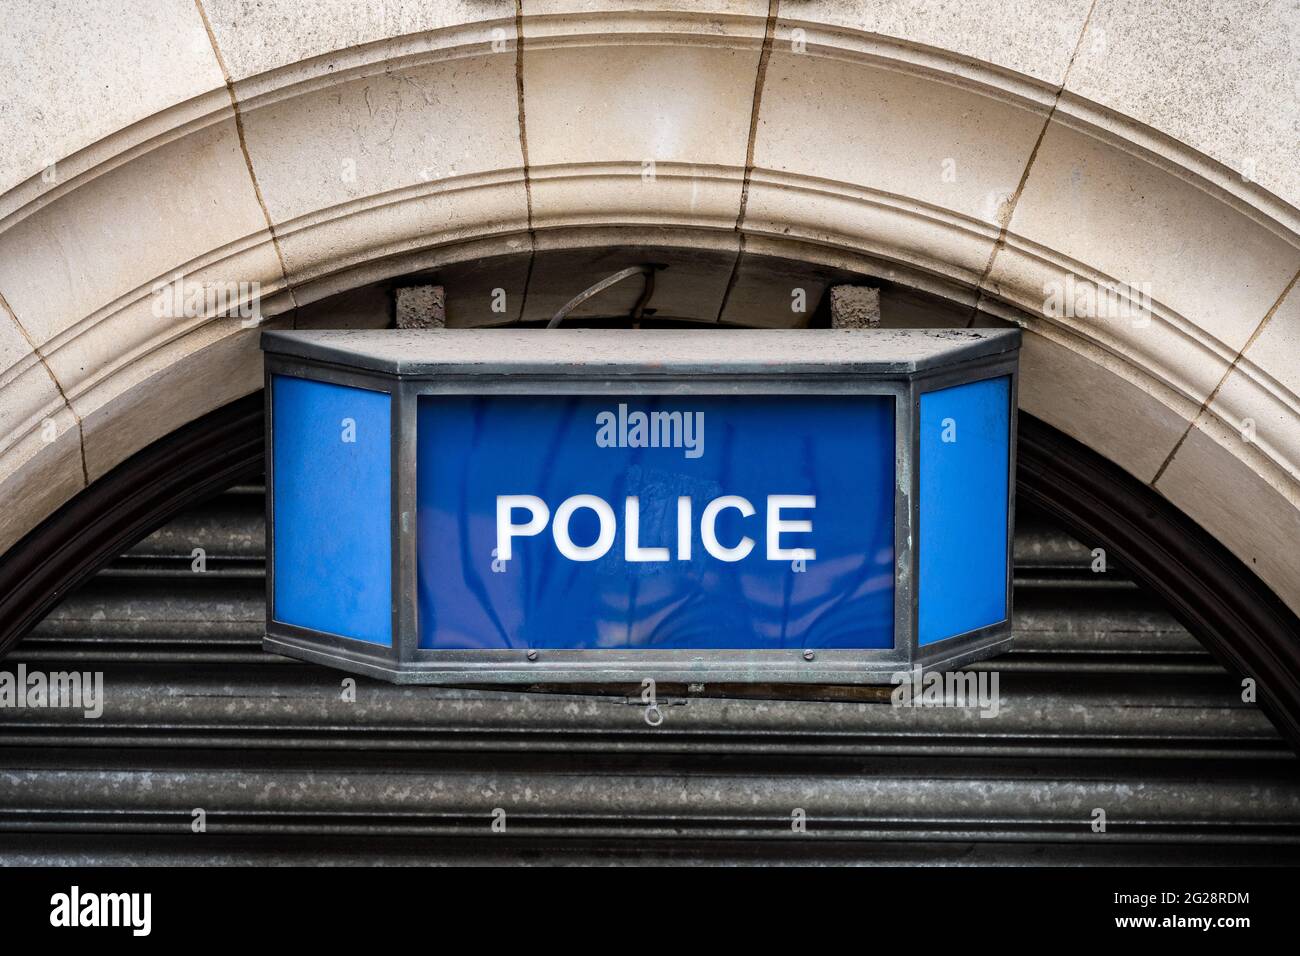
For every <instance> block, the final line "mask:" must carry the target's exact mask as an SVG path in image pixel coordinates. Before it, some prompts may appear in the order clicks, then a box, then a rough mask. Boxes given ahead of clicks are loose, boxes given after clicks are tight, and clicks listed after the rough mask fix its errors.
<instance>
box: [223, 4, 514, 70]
mask: <svg viewBox="0 0 1300 956" xmlns="http://www.w3.org/2000/svg"><path fill="white" fill-rule="evenodd" d="M200 2H201V3H202V4H203V8H204V10H205V11H206V12H207V15H208V21H209V22H210V23H211V25H212V33H213V35H214V36H215V37H216V39H217V44H218V46H219V47H220V49H221V53H222V56H223V57H224V58H225V61H226V67H227V69H228V70H229V71H230V75H231V78H232V79H234V80H243V79H246V78H248V77H251V76H253V75H255V74H258V73H265V72H267V71H270V70H275V69H277V68H279V67H283V66H287V65H290V64H296V63H299V62H300V61H304V60H312V59H314V58H317V57H320V58H322V59H323V60H324V61H325V62H326V66H330V65H336V61H337V60H338V59H340V57H339V56H337V54H339V53H340V52H344V51H351V50H353V49H354V48H358V47H360V48H364V47H366V46H367V45H368V44H374V43H378V42H381V41H385V40H388V39H390V38H392V37H403V36H409V35H413V34H414V35H420V34H426V33H429V32H432V31H437V30H442V29H446V28H448V27H456V26H460V25H462V24H466V23H476V24H485V25H487V26H495V27H497V28H499V29H500V31H501V32H500V34H499V35H498V36H499V38H500V39H501V41H503V42H506V43H511V44H512V43H513V41H514V36H515V25H514V18H515V5H514V2H513V0H386V2H382V3H375V2H363V3H358V2H357V0H313V2H311V3H302V2H299V0H257V2H250V0H200ZM487 35H488V36H489V37H491V33H490V32H489V33H488V34H487ZM424 45H425V46H427V45H428V42H427V41H426V42H425V44H424ZM331 61H335V62H334V63H331Z"/></svg>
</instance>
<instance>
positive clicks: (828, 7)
mask: <svg viewBox="0 0 1300 956" xmlns="http://www.w3.org/2000/svg"><path fill="white" fill-rule="evenodd" d="M1090 6H1091V3H1090V0H1046V2H1044V0H966V2H963V3H953V2H951V0H910V2H907V3H898V2H896V0H782V3H781V8H780V17H781V20H782V23H783V25H785V26H788V27H789V28H791V29H793V28H797V27H799V26H801V25H802V26H804V27H805V28H806V26H807V25H808V24H822V25H826V26H832V27H843V28H847V29H850V30H855V31H864V32H866V33H870V34H878V35H880V36H883V37H890V38H895V39H897V40H899V41H901V42H903V43H906V44H909V45H913V46H917V47H935V48H938V49H942V50H951V51H953V52H955V53H958V54H960V55H962V56H964V57H970V58H972V59H975V60H983V61H986V62H988V63H993V64H996V65H997V66H1000V67H1004V68H1006V69H1009V70H1015V71H1017V72H1019V73H1023V74H1026V75H1028V76H1031V77H1034V78H1036V79H1038V80H1041V81H1043V82H1046V83H1052V84H1057V85H1059V84H1060V83H1061V81H1062V80H1063V79H1064V77H1065V70H1066V67H1067V66H1068V65H1069V62H1070V55H1071V54H1072V53H1073V52H1074V48H1075V44H1076V43H1077V42H1078V39H1079V35H1080V32H1081V31H1082V29H1083V23H1084V20H1085V18H1086V17H1087V15H1088V9H1089V7H1090Z"/></svg>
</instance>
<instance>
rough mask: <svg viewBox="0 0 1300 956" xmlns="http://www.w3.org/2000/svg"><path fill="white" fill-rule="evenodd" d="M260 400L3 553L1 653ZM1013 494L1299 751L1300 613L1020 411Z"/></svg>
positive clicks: (218, 465) (135, 529)
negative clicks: (1099, 556)
mask: <svg viewBox="0 0 1300 956" xmlns="http://www.w3.org/2000/svg"><path fill="white" fill-rule="evenodd" d="M263 441H264V434H263V403H262V395H261V393H257V394H255V395H249V396H247V397H246V398H242V399H240V400H238V401H236V402H232V403H231V404H229V405H226V406H225V407H223V408H220V409H217V410H216V411H214V412H211V413H209V414H207V415H205V416H203V417H202V418H200V419H198V420H196V421H194V422H192V423H190V424H189V425H186V426H185V427H184V428H181V429H179V430H177V431H176V432H173V433H172V434H171V435H168V436H167V437H165V438H163V439H161V440H159V441H157V442H155V443H154V444H153V445H150V446H149V447H148V448H146V449H144V450H142V451H140V452H139V453H137V454H136V455H134V456H133V457H131V458H130V459H128V460H127V461H125V462H123V463H122V464H121V465H119V466H118V467H117V468H115V469H113V471H111V472H110V473H109V474H107V475H105V476H104V477H103V478H101V479H100V480H99V481H96V482H95V483H94V484H92V485H91V486H90V487H89V488H87V489H85V490H84V491H82V492H81V493H80V494H79V495H77V497H75V498H74V499H72V501H70V502H68V503H67V504H66V505H64V506H63V507H62V508H61V509H59V511H57V512H56V513H55V514H53V515H51V516H50V517H49V518H48V519H46V520H45V521H44V522H43V523H42V524H41V525H40V526H38V527H37V528H35V529H34V530H33V531H32V532H30V533H29V534H28V535H27V536H26V537H24V538H23V539H22V540H21V541H19V542H18V543H17V544H15V545H14V546H13V548H11V549H10V551H9V552H8V553H7V554H6V555H4V557H3V558H0V656H3V655H4V654H5V653H7V652H8V650H9V649H10V648H11V647H12V646H13V645H14V644H15V643H16V642H17V641H18V640H19V638H21V637H22V636H23V635H24V634H25V633H27V632H28V631H29V630H31V628H32V627H34V626H35V625H36V623H37V622H38V621H40V619H41V618H42V617H43V616H44V615H45V614H47V613H48V612H49V611H50V609H51V608H53V607H54V606H55V605H56V604H57V603H58V602H59V601H60V600H61V599H62V598H63V597H64V596H65V595H66V594H67V593H68V592H69V591H71V590H72V589H73V588H75V587H76V586H77V585H78V584H79V583H81V582H82V581H83V580H84V579H86V578H87V577H89V576H90V575H91V574H93V573H94V572H95V571H97V570H98V569H99V568H101V567H103V566H104V565H105V564H107V563H108V562H109V561H111V560H112V559H113V558H114V557H116V556H117V555H118V554H119V553H121V552H122V551H123V550H125V549H126V548H128V547H130V546H131V545H132V544H134V543H135V542H136V541H139V540H140V539H141V538H143V537H145V536H146V535H147V534H149V533H150V532H151V531H153V530H154V529H156V528H158V527H159V526H161V525H162V524H164V523H165V522H166V521H167V520H169V519H170V518H172V517H173V516H175V515H176V514H177V513H178V512H180V511H181V510H183V509H184V508H186V507H189V506H191V505H193V504H196V503H198V502H200V501H203V500H206V499H208V498H210V497H212V496H214V495H216V494H218V493H220V492H221V491H223V490H224V489H226V488H228V487H229V486H230V485H232V484H235V483H237V482H241V481H249V480H255V479H257V478H258V477H260V475H261V474H262V469H263V462H262V456H263ZM1018 456H1019V457H1018V462H1019V468H1018V473H1017V494H1018V495H1019V496H1020V497H1021V499H1023V500H1027V501H1030V502H1032V503H1034V504H1036V505H1038V506H1039V507H1040V508H1042V509H1043V510H1044V511H1046V512H1047V513H1048V514H1050V515H1051V516H1053V517H1054V518H1056V519H1057V520H1058V521H1059V522H1060V523H1061V525H1062V526H1063V527H1064V528H1066V529H1067V530H1068V531H1069V532H1070V533H1071V534H1073V535H1074V536H1075V537H1076V538H1078V539H1079V540H1080V541H1082V542H1084V543H1086V544H1088V545H1089V546H1092V547H1100V548H1105V549H1106V552H1107V556H1108V559H1109V560H1114V561H1117V562H1119V563H1120V564H1122V565H1123V566H1124V567H1125V569H1126V570H1128V571H1129V572H1130V573H1131V574H1132V576H1133V577H1134V579H1135V580H1137V581H1138V582H1139V583H1140V584H1141V585H1143V586H1144V587H1146V588H1148V589H1150V590H1151V592H1152V593H1154V594H1155V595H1157V596H1158V597H1159V598H1160V599H1161V600H1162V601H1164V602H1165V603H1166V604H1167V605H1168V607H1169V610H1170V611H1171V613H1173V615H1174V616H1175V617H1176V618H1177V619H1178V620H1179V621H1180V623H1182V624H1183V626H1185V627H1186V628H1187V629H1188V630H1189V631H1190V632H1191V633H1192V634H1193V635H1194V636H1195V637H1196V638H1197V639H1198V640H1200V641H1201V643H1202V644H1204V645H1205V647H1206V648H1207V649H1208V650H1209V651H1210V652H1211V653H1212V654H1214V656H1215V657H1217V658H1218V659H1219V661H1220V663H1222V664H1223V665H1224V666H1225V667H1226V668H1228V669H1229V670H1230V671H1231V672H1233V673H1234V674H1237V675H1240V676H1243V677H1251V678H1253V679H1254V680H1255V682H1256V686H1257V692H1258V701H1259V704H1260V706H1261V707H1262V708H1263V709H1264V710H1265V712H1266V713H1268V715H1269V716H1270V717H1271V719H1272V720H1273V722H1274V723H1275V724H1276V725H1277V727H1278V729H1279V730H1280V731H1281V732H1282V734H1283V735H1284V736H1286V738H1287V739H1288V740H1289V741H1290V743H1291V745H1292V746H1293V747H1295V748H1297V749H1298V750H1300V620H1297V618H1296V616H1295V615H1294V614H1292V613H1291V611H1290V610H1289V609H1288V608H1287V607H1286V606H1285V605H1284V604H1283V603H1282V601H1281V600H1280V599H1279V598H1278V597H1277V595H1275V594H1274V593H1273V592H1272V591H1271V590H1269V589H1268V587H1266V586H1265V585H1264V584H1263V583H1262V582H1261V581H1260V580H1259V579H1258V578H1257V577H1256V576H1255V575H1254V574H1253V573H1252V572H1251V571H1250V570H1249V569H1248V568H1247V567H1246V566H1245V565H1244V564H1243V563H1242V562H1241V561H1240V560H1238V559H1237V558H1236V557H1234V556H1233V555H1232V554H1230V553H1229V552H1228V551H1227V549H1226V548H1224V547H1223V546H1222V545H1221V544H1219V543H1218V542H1217V541H1216V540H1214V539H1213V538H1212V537H1210V535H1208V534H1207V533H1206V532H1205V531H1204V530H1202V529H1201V528H1200V527H1199V526H1198V525H1196V524H1195V523H1194V522H1193V521H1192V520H1191V519H1189V518H1188V517H1187V516H1186V515H1184V514H1182V512H1180V511H1178V510H1177V509H1176V508H1174V507H1173V506H1172V505H1170V504H1169V503H1168V502H1166V501H1165V500H1164V499H1163V498H1161V497H1160V496H1159V495H1157V494H1156V493H1155V492H1154V491H1153V490H1151V489H1150V488H1148V487H1147V486H1146V485H1143V484H1142V483H1141V482H1139V481H1137V480H1136V479H1135V478H1133V477H1132V476H1131V475H1129V474H1128V473H1127V472H1125V471H1123V469H1121V468H1119V467H1118V466H1116V465H1114V464H1112V463H1111V462H1109V461H1107V460H1105V459H1104V458H1102V457H1101V456H1099V455H1097V454H1096V453H1095V452H1093V451H1091V450H1090V449H1088V448H1086V447H1085V446H1083V445H1081V444H1080V443H1079V442H1077V441H1074V440H1073V439H1071V438H1069V437H1067V436H1065V435H1063V434H1062V433H1061V432H1058V431H1057V430H1056V429H1054V428H1052V427H1051V426H1049V425H1046V424H1044V423H1043V422H1041V421H1039V420H1037V419H1035V418H1032V417H1030V416H1028V415H1025V414H1023V413H1022V414H1021V415H1020V426H1019V448H1018Z"/></svg>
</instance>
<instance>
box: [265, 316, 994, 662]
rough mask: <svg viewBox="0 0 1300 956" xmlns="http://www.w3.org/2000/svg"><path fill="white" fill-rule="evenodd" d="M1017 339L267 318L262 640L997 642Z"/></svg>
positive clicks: (314, 644)
mask: <svg viewBox="0 0 1300 956" xmlns="http://www.w3.org/2000/svg"><path fill="white" fill-rule="evenodd" d="M1018 344H1019V333H1018V332H1017V331H1015V330H966V329H963V330H943V331H925V330H907V331H830V330H824V331H811V330H810V331H798V332H749V331H689V332H687V331H681V332H674V331H637V332H616V331H586V330H554V331H540V330H538V331H518V330H511V331H422V332H417V331H364V332H360V331H321V332H267V333H265V334H264V337H263V348H264V349H265V350H266V352H267V390H266V394H267V412H268V415H267V420H268V455H267V464H268V490H269V494H268V555H269V562H270V567H269V569H268V570H269V574H268V579H269V584H268V587H269V593H268V619H267V639H266V646H267V647H268V649H271V650H275V651H277V652H279V653H283V654H288V655H290V656H295V657H301V658H305V659H308V660H313V661H317V662H320V663H328V664H333V665H336V666H339V667H342V668H346V669H350V670H355V671H358V672H362V673H367V674H372V675H375V676H380V677H384V678H387V679H390V680H396V681H403V682H440V681H467V680H470V681H475V682H481V681H513V682H537V681H548V680H550V681H577V680H583V681H593V680H618V681H623V680H639V679H641V678H643V677H653V678H656V679H658V680H664V681H671V680H710V681H715V682H716V681H827V682H832V681H833V682H888V681H889V680H890V679H891V677H892V676H893V675H894V674H897V673H899V672H900V671H908V670H914V669H917V668H925V667H939V666H950V665H954V664H957V663H963V662H967V661H970V660H973V659H976V658H978V657H982V656H986V655H988V654H989V653H992V652H994V651H995V650H996V649H998V648H999V647H1000V646H1002V645H1003V644H1005V643H1006V641H1007V640H1008V639H1009V618H1010V588H1009V581H1010V575H1009V570H1008V569H1009V541H1010V536H1009V529H1010V524H1011V517H1012V495H1013V487H1014V485H1013V481H1012V467H1013V453H1014V414H1013V412H1014V408H1015V383H1016V351H1017V348H1018Z"/></svg>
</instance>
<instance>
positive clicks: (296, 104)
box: [243, 51, 528, 305]
mask: <svg viewBox="0 0 1300 956" xmlns="http://www.w3.org/2000/svg"><path fill="white" fill-rule="evenodd" d="M444 52H445V51H444ZM258 103H260V104H261V105H256V104H255V105H253V106H252V107H251V108H250V107H244V108H243V124H244V132H245V137H246V141H247V144H248V150H249V154H250V156H251V158H252V162H253V168H254V170H255V171H256V174H257V180H258V184H259V185H260V187H261V190H262V195H263V197H264V199H265V201H266V206H267V209H268V211H269V213H270V216H271V219H272V221H273V222H274V223H275V225H276V234H277V237H278V239H279V247H280V250H281V252H282V254H283V256H284V260H285V264H286V266H287V268H288V271H289V279H290V282H291V284H292V285H293V286H294V288H295V295H296V301H297V302H298V304H299V305H302V304H305V303H306V302H309V301H312V300H314V299H315V298H319V297H321V296H323V295H326V294H330V293H332V292H338V291H343V289H344V288H346V287H347V286H346V284H344V285H340V284H339V283H338V282H334V281H331V279H332V277H333V275H334V274H335V273H337V272H338V271H339V270H341V269H345V268H354V267H357V266H360V265H364V264H365V263H366V262H367V261H369V260H372V259H384V258H387V257H392V256H394V255H399V254H403V253H409V252H413V251H416V250H419V249H422V248H427V247H431V246H436V245H439V244H442V243H447V242H449V241H452V240H456V239H467V238H477V237H480V236H484V235H492V234H493V233H498V234H500V233H507V232H517V231H520V230H524V229H526V228H527V224H528V212H527V207H528V204H527V195H526V192H525V187H524V173H523V156H522V152H521V149H520V145H519V122H518V98H517V95H516V83H515V58H514V56H513V55H509V56H507V55H504V54H493V53H487V54H478V55H469V56H462V55H453V56H450V57H449V58H442V54H439V58H437V59H434V60H433V61H431V62H425V63H420V64H416V65H412V66H410V67H409V68H407V69H405V70H401V71H395V72H392V73H387V72H379V73H377V74H376V75H372V76H364V77H359V78H355V79H351V80H349V81H347V82H343V83H340V84H336V85H330V86H325V87H321V88H315V87H313V88H310V89H308V90H307V91H306V92H302V93H301V95H298V94H297V93H296V91H289V92H287V93H284V94H277V95H275V96H266V97H263V98H261V99H260V100H259V101H258ZM313 285H314V286H315V287H314V288H311V287H310V286H313Z"/></svg>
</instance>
